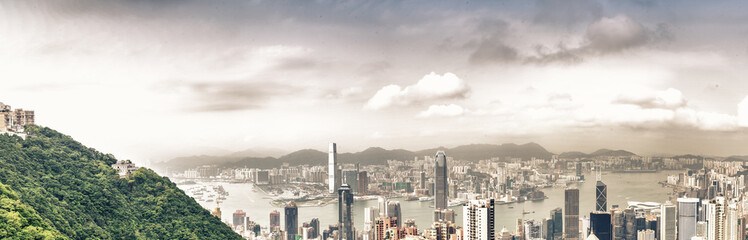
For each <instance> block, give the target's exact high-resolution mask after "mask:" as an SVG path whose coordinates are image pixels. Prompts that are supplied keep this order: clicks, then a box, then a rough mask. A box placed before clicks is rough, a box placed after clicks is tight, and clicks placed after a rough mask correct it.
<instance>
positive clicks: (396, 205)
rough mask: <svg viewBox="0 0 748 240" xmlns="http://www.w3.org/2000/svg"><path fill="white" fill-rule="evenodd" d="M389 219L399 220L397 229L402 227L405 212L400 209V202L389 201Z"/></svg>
mask: <svg viewBox="0 0 748 240" xmlns="http://www.w3.org/2000/svg"><path fill="white" fill-rule="evenodd" d="M386 211H387V215H386V216H387V217H389V218H393V217H394V218H396V219H397V224H396V225H397V227H400V226H401V224H402V223H403V218H402V217H403V212H402V210H401V209H400V202H398V201H389V200H388V201H387V209H386Z"/></svg>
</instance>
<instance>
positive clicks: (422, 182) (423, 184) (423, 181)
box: [419, 169, 426, 189]
mask: <svg viewBox="0 0 748 240" xmlns="http://www.w3.org/2000/svg"><path fill="white" fill-rule="evenodd" d="M420 177H421V179H420V187H419V188H420V189H425V188H426V172H424V171H423V169H421V175H420Z"/></svg>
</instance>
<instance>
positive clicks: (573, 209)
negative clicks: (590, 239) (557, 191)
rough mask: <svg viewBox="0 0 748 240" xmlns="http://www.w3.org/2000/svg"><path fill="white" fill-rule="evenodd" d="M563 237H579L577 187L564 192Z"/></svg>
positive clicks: (570, 239)
mask: <svg viewBox="0 0 748 240" xmlns="http://www.w3.org/2000/svg"><path fill="white" fill-rule="evenodd" d="M564 200H565V201H564V209H565V210H566V213H565V215H564V234H565V237H564V239H567V240H577V239H579V189H576V188H574V189H566V191H565V192H564Z"/></svg>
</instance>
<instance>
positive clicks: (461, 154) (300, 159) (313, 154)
mask: <svg viewBox="0 0 748 240" xmlns="http://www.w3.org/2000/svg"><path fill="white" fill-rule="evenodd" d="M440 150H442V151H445V152H446V153H447V156H450V157H453V158H455V159H457V160H468V161H478V160H482V159H490V158H493V157H502V158H506V157H513V158H522V159H531V158H533V157H536V158H544V159H550V157H551V156H552V155H553V153H551V152H548V151H547V150H546V149H545V148H543V147H542V146H540V145H538V144H536V143H527V144H523V145H517V144H512V143H507V144H502V145H492V144H471V145H464V146H458V147H455V148H445V147H440V148H433V149H426V150H420V151H416V152H411V151H408V150H403V149H393V150H387V149H384V148H380V147H371V148H368V149H366V150H364V151H361V152H356V153H338V161H339V162H340V163H360V164H362V165H383V164H386V163H387V160H400V161H405V160H410V159H413V158H415V157H423V156H433V155H434V154H436V152H437V151H440ZM327 157H328V156H327V153H326V152H322V151H318V150H314V149H304V150H299V151H296V152H292V153H289V154H286V155H283V156H281V157H279V158H273V157H243V158H242V157H235V156H191V157H180V158H174V159H171V160H169V161H166V162H162V163H158V164H156V167H158V168H160V169H166V168H168V169H171V170H177V171H183V170H186V169H190V168H194V167H197V166H201V165H218V166H221V167H253V168H274V167H280V166H281V164H283V163H288V164H289V165H292V166H296V165H304V164H309V165H324V164H326V163H327V160H328V159H327Z"/></svg>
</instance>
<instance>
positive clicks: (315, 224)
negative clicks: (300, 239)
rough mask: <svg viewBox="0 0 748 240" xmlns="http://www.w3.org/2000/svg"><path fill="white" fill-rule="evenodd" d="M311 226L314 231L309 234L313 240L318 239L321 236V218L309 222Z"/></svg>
mask: <svg viewBox="0 0 748 240" xmlns="http://www.w3.org/2000/svg"><path fill="white" fill-rule="evenodd" d="M309 226H310V227H312V228H313V229H314V230H312V232H311V233H310V234H309V236H310V237H311V238H313V239H314V238H317V237H318V236H319V229H320V228H319V218H312V221H309Z"/></svg>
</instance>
